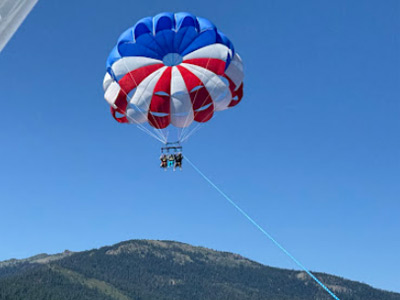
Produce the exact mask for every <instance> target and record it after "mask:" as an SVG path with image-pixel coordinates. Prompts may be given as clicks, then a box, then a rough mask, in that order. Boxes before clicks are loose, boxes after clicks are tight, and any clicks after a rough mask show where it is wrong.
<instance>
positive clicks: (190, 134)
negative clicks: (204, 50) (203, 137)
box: [179, 58, 217, 143]
mask: <svg viewBox="0 0 400 300" xmlns="http://www.w3.org/2000/svg"><path fill="white" fill-rule="evenodd" d="M210 60H211V58H208V60H207V64H206V69H207V67H208V64H209V62H210ZM205 76H206V75H205V74H204V73H203V77H204V78H205ZM202 82H203V81H202ZM216 86H217V85H214V87H213V89H212V91H211V93H210V94H212V93H213V92H214V90H215V89H216ZM196 95H197V91H196ZM211 100H212V98H211ZM211 114H215V111H214V110H211V111H210V112H209V113H208V114H207V116H206V119H207V118H208V117H209V116H210V115H211ZM213 118H215V116H213ZM204 124H205V123H202V122H198V124H196V126H195V127H193V128H192V129H191V130H189V129H188V130H186V132H185V135H183V132H181V136H180V137H179V140H180V141H181V142H182V143H183V142H184V141H186V140H187V139H188V138H189V137H190V136H192V135H193V134H194V133H195V132H197V131H198V130H200V129H201V128H202V127H203V126H204Z"/></svg>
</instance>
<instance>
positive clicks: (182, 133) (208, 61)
mask: <svg viewBox="0 0 400 300" xmlns="http://www.w3.org/2000/svg"><path fill="white" fill-rule="evenodd" d="M210 61H211V57H209V58H208V59H207V64H206V67H205V69H207V67H208V65H209V63H210ZM202 77H203V78H202V79H200V81H201V83H202V84H204V81H205V79H206V75H205V73H203V74H202ZM204 88H206V87H205V86H204ZM214 88H215V87H214ZM198 92H199V90H197V91H196V94H195V95H194V97H193V98H194V99H196V97H197V94H198ZM206 100H207V98H206V99H204V102H205V101H206ZM211 101H212V99H211ZM203 104H204V103H203ZM202 106H203V105H202ZM193 116H194V111H193ZM207 117H208V116H207ZM188 119H189V116H188V117H187V118H186V120H185V123H184V127H183V130H182V131H181V134H180V136H179V141H181V139H183V136H184V133H185V131H186V132H188V131H189V132H190V130H189V128H188V127H189V126H187V125H188V124H187V123H188Z"/></svg>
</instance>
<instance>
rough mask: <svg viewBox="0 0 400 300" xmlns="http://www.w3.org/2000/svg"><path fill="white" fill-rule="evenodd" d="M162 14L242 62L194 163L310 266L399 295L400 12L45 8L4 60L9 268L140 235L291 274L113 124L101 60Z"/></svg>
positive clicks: (160, 4)
mask: <svg viewBox="0 0 400 300" xmlns="http://www.w3.org/2000/svg"><path fill="white" fill-rule="evenodd" d="M162 11H189V12H191V13H194V14H196V15H198V16H202V17H206V18H208V19H210V20H211V21H213V22H214V23H215V24H216V25H217V26H218V27H219V29H221V30H222V31H223V32H224V33H226V35H227V36H229V37H230V39H231V40H232V41H233V43H234V44H235V48H236V49H237V51H238V52H239V53H240V54H241V56H242V58H243V61H244V64H245V76H246V77H245V97H244V99H243V101H242V103H241V104H240V105H239V106H237V107H235V108H234V109H231V110H230V111H225V112H222V113H220V114H219V115H218V117H217V118H215V119H213V120H212V121H210V122H209V123H208V125H207V126H204V128H202V129H201V130H200V131H199V132H197V133H196V134H195V135H194V136H193V137H192V138H191V139H190V140H189V141H188V142H187V143H186V144H185V147H184V152H185V154H186V155H187V156H188V157H189V158H190V159H191V160H192V161H193V162H194V163H195V164H196V165H197V166H198V167H199V168H200V169H201V170H202V171H203V172H204V173H206V174H207V175H208V176H209V177H210V178H211V179H212V180H213V181H214V182H215V183H216V184H217V185H218V186H220V187H221V188H222V189H223V190H224V191H225V192H226V193H227V194H228V195H230V196H232V198H233V199H234V200H235V201H237V203H238V204H239V205H240V206H242V208H243V209H245V210H246V211H247V212H248V213H249V214H250V215H251V216H252V217H254V219H256V220H257V221H258V222H259V223H260V224H261V225H262V226H263V227H265V228H266V229H267V230H268V231H269V232H270V233H271V234H272V235H273V236H274V237H275V238H276V239H277V240H278V241H279V242H280V243H282V244H283V245H284V246H285V247H286V248H287V249H289V251H290V252H292V254H293V255H294V256H296V257H297V258H298V259H299V260H300V261H301V262H302V263H303V264H304V265H305V266H307V267H308V268H310V269H311V270H313V271H323V272H327V273H332V274H336V275H339V276H343V277H346V278H350V279H353V280H358V281H362V282H366V283H368V284H371V285H373V286H374V287H378V288H383V289H389V290H393V291H397V292H400V255H399V253H400V217H399V216H400V201H399V195H400V135H399V132H400V59H399V53H400V40H399V32H400V17H399V16H400V2H399V1H398V0H386V1H378V0H366V1H346V0H337V1H330V0H307V1H296V0H274V1H272V0H266V1H261V0H260V1H254V0H250V1H225V0H223V1H221V0H218V1H215V0H204V1H187V0H186V1H184V0H168V1H165V0H158V1H154V0H146V1H133V0H130V1H128V0H121V1H117V0H116V1H94V0H90V1H89V0H85V1H81V0H80V1H78V0H71V1H39V3H38V5H37V6H36V7H35V9H34V10H33V11H32V13H31V14H30V15H29V16H28V18H27V19H26V21H25V22H24V24H23V25H22V27H21V28H20V30H19V31H18V32H17V33H16V35H15V36H14V37H13V38H12V40H11V41H10V43H9V44H8V45H7V47H6V48H5V49H4V50H3V52H2V53H0V101H1V110H2V117H1V118H0V142H1V144H0V260H5V259H9V258H13V257H15V258H24V257H27V256H31V255H34V254H37V253H42V252H47V253H56V252H60V251H63V250H65V249H69V250H73V251H80V250H87V249H91V248H95V247H99V246H103V245H110V244H113V243H116V242H119V241H122V240H128V239H138V238H145V239H168V240H178V241H182V242H187V243H191V244H194V245H201V246H205V247H209V248H213V249H217V250H225V251H231V252H236V253H239V254H242V255H244V256H246V257H248V258H251V259H254V260H256V261H259V262H261V263H264V264H267V265H271V266H278V267H283V268H296V266H295V265H294V264H293V263H292V262H291V261H290V260H289V259H288V258H287V257H286V256H285V255H284V254H282V253H281V252H280V250H279V249H277V248H276V247H275V246H274V245H273V244H272V243H271V242H270V241H269V240H267V239H265V237H264V236H263V235H262V234H260V233H259V232H258V231H257V230H256V229H255V228H254V227H253V226H252V225H251V224H249V223H248V222H247V221H246V220H245V219H244V218H243V217H242V216H241V215H240V214H239V213H238V212H237V211H235V210H234V209H233V208H232V207H231V206H230V205H229V204H228V203H227V202H226V201H225V200H224V199H223V198H221V196H220V195H219V194H217V193H216V191H215V190H214V189H213V188H212V187H210V186H209V185H208V184H207V183H206V182H205V181H204V180H203V179H202V178H201V177H200V176H199V175H198V174H197V173H196V172H195V171H194V170H193V169H191V168H190V166H189V165H188V164H186V165H184V170H183V172H175V173H173V172H167V173H165V172H163V171H161V170H160V169H159V167H158V164H159V161H158V157H159V147H160V144H159V143H158V142H157V141H155V140H153V139H152V138H150V137H148V136H147V135H145V134H144V133H143V132H142V131H140V130H139V129H137V128H136V127H135V126H127V125H126V126H124V125H121V124H118V123H117V122H115V121H114V120H113V119H112V117H111V115H110V114H109V108H108V104H107V103H106V102H105V101H104V99H103V90H102V80H103V76H104V74H105V60H106V58H107V55H108V53H109V51H110V50H111V49H112V47H113V45H114V43H115V42H116V40H117V38H118V36H119V34H120V33H121V32H122V31H124V30H125V29H127V28H128V27H130V26H132V25H133V24H134V23H135V22H136V21H137V20H139V19H140V18H142V17H144V16H150V15H154V14H157V13H158V12H162Z"/></svg>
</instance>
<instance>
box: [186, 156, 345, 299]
mask: <svg viewBox="0 0 400 300" xmlns="http://www.w3.org/2000/svg"><path fill="white" fill-rule="evenodd" d="M184 158H185V159H186V161H187V162H188V163H189V164H190V165H191V166H192V168H193V169H194V170H195V171H196V172H197V173H199V175H200V176H201V177H203V178H204V180H205V181H207V182H208V183H209V184H210V185H211V186H212V187H213V188H214V189H215V190H216V191H217V192H218V193H220V194H221V196H223V197H224V198H225V199H226V200H227V201H228V202H229V203H230V204H231V205H232V206H233V207H235V208H236V209H237V210H238V211H239V212H240V213H241V214H242V215H243V216H244V217H245V218H246V219H247V220H248V221H250V223H252V224H253V225H254V226H255V227H256V228H257V229H258V230H260V231H261V232H262V233H263V234H264V235H265V236H266V237H267V238H268V239H270V240H271V241H272V242H273V243H274V244H275V245H276V246H277V247H278V248H279V249H280V250H281V251H282V252H283V253H285V254H286V255H287V256H288V257H289V258H290V259H291V260H292V261H293V262H295V263H296V264H297V265H298V266H299V267H300V268H301V269H302V270H303V271H304V272H306V273H307V274H308V275H309V276H310V277H311V278H312V279H313V280H314V281H315V282H316V283H318V284H319V285H320V286H321V287H322V288H323V289H324V290H325V291H326V292H328V294H329V295H330V296H331V297H332V298H333V299H335V300H340V299H339V298H338V297H337V296H336V295H335V294H334V293H333V292H332V291H331V290H330V289H328V288H327V287H326V286H325V285H324V284H323V283H322V282H321V281H320V280H319V279H318V278H317V277H315V276H314V275H313V274H312V273H311V272H310V271H309V270H308V269H307V268H306V267H305V266H304V265H303V264H302V263H300V262H299V261H298V260H297V259H296V258H295V257H294V256H293V255H292V254H290V252H289V251H288V250H286V249H285V248H284V247H283V246H282V245H281V244H280V243H278V241H277V240H275V239H274V238H273V237H272V236H271V235H270V234H269V233H268V232H267V231H266V230H265V229H263V228H262V227H261V226H260V225H259V224H258V223H257V222H256V221H254V219H253V218H251V217H250V216H249V215H248V214H247V213H246V212H245V211H244V210H243V209H241V208H240V206H239V205H237V204H236V203H235V202H234V201H233V200H232V199H231V198H230V197H229V196H228V195H226V194H225V193H224V192H223V191H222V190H221V189H220V188H219V187H218V186H216V185H215V184H214V183H213V182H212V181H211V180H210V179H209V178H208V177H207V176H206V175H204V173H203V172H201V171H200V170H199V169H198V168H197V167H196V166H195V165H194V164H193V163H192V162H191V161H190V160H189V159H188V158H187V156H186V155H185V156H184Z"/></svg>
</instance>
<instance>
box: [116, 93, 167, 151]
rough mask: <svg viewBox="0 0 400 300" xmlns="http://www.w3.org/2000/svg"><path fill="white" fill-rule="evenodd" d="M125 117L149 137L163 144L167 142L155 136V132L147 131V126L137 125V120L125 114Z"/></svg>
mask: <svg viewBox="0 0 400 300" xmlns="http://www.w3.org/2000/svg"><path fill="white" fill-rule="evenodd" d="M121 90H122V89H121ZM122 91H123V92H124V94H125V95H126V96H127V97H128V98H129V95H128V94H127V93H126V92H125V91H124V90H122ZM117 108H119V107H118V106H117ZM125 117H126V118H127V119H129V120H131V121H132V123H134V124H136V125H137V127H138V128H139V129H140V130H142V131H143V132H145V133H147V134H148V135H150V136H151V137H153V138H155V139H156V140H158V141H160V142H161V143H165V141H164V140H163V139H162V137H160V136H157V135H155V134H154V133H153V132H151V131H150V130H149V129H147V128H146V127H145V126H143V125H142V124H140V123H136V122H135V120H134V119H132V118H131V117H129V116H128V115H126V114H125Z"/></svg>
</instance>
